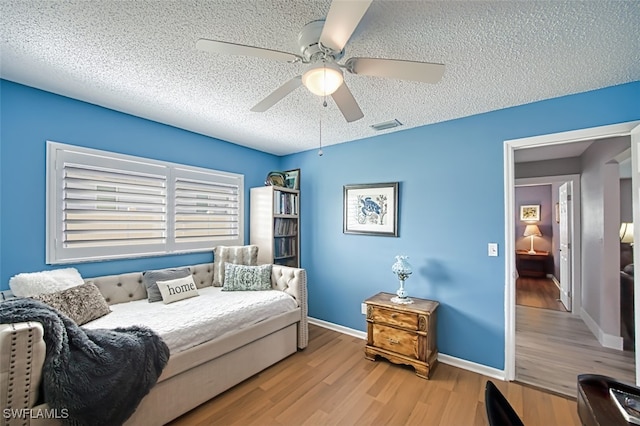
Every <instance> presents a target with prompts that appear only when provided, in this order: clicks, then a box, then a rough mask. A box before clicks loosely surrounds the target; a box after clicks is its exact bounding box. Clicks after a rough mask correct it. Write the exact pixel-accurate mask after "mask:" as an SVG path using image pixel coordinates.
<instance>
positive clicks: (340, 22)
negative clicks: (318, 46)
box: [320, 0, 373, 52]
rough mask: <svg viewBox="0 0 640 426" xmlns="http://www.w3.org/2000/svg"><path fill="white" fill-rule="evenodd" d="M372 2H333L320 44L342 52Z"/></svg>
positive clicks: (339, 0)
mask: <svg viewBox="0 0 640 426" xmlns="http://www.w3.org/2000/svg"><path fill="white" fill-rule="evenodd" d="M372 2H373V0H333V2H332V3H331V7H330V8H329V13H328V14H327V18H326V19H325V22H324V28H323V29H322V34H320V43H322V44H323V45H324V46H326V47H330V48H331V49H333V50H335V51H337V52H340V51H342V49H344V46H345V45H346V44H347V42H348V41H349V39H350V38H351V34H353V32H354V31H355V29H356V27H357V26H358V24H359V23H360V20H361V19H362V17H363V16H364V14H365V13H366V12H367V9H369V6H371V3H372Z"/></svg>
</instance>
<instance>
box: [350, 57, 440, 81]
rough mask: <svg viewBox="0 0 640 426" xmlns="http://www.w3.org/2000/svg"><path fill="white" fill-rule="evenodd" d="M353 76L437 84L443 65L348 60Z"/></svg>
mask: <svg viewBox="0 0 640 426" xmlns="http://www.w3.org/2000/svg"><path fill="white" fill-rule="evenodd" d="M345 67H346V68H347V70H348V71H349V72H351V73H353V74H361V75H371V76H374V77H387V78H395V79H398V80H411V81H420V82H423V83H437V82H438V81H440V79H441V78H442V76H443V75H444V65H443V64H434V63H430V62H414V61H401V60H398V59H378V58H349V60H348V61H347V62H346V63H345Z"/></svg>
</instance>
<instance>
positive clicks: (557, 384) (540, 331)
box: [516, 306, 635, 398]
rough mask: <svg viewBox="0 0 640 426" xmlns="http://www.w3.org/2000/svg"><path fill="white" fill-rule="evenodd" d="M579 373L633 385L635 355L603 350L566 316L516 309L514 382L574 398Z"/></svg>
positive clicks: (581, 325)
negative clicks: (609, 377)
mask: <svg viewBox="0 0 640 426" xmlns="http://www.w3.org/2000/svg"><path fill="white" fill-rule="evenodd" d="M582 373H595V374H604V375H606V376H611V377H614V378H616V379H618V380H622V381H626V382H629V383H634V382H635V358H634V353H633V352H632V351H618V350H615V349H609V348H604V347H602V346H601V345H600V343H599V342H598V340H597V339H596V338H595V336H594V335H593V334H592V333H591V331H589V329H588V328H587V326H586V325H585V324H584V322H583V321H582V319H580V317H577V316H575V315H572V314H570V313H568V312H558V311H553V310H548V309H540V308H531V307H527V306H516V380H517V381H519V382H523V383H528V384H532V385H535V386H539V387H542V388H545V389H549V390H552V391H554V392H559V393H561V394H565V395H569V396H572V397H574V398H575V397H576V391H577V390H576V376H577V375H578V374H582Z"/></svg>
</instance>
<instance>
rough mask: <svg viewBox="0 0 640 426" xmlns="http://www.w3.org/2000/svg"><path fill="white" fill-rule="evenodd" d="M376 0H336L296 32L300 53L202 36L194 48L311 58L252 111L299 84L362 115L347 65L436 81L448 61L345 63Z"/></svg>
mask: <svg viewBox="0 0 640 426" xmlns="http://www.w3.org/2000/svg"><path fill="white" fill-rule="evenodd" d="M372 2H373V0H357V1H354V0H333V2H332V3H331V7H330V8H329V13H328V15H327V17H326V19H325V20H319V21H313V22H310V23H308V24H307V25H305V27H304V28H303V29H302V31H301V32H300V34H299V35H298V45H299V46H300V54H299V55H297V54H294V53H288V52H281V51H278V50H271V49H264V48H261V47H254V46H246V45H242V44H236V43H228V42H225V41H217V40H207V39H200V40H198V41H197V42H196V48H197V49H199V50H203V51H206V52H211V53H221V54H228V55H241V56H254V57H259V58H264V59H271V60H276V61H285V62H290V63H303V64H309V67H308V69H307V70H306V71H305V72H304V73H303V74H302V75H298V76H295V77H293V78H292V79H290V80H289V81H287V82H286V83H284V84H283V85H282V86H280V87H279V88H277V89H276V90H275V91H274V92H273V93H271V94H270V95H268V96H267V97H266V98H264V99H263V100H261V101H260V102H258V103H257V104H256V105H255V106H254V107H253V108H251V111H254V112H264V111H266V110H268V109H269V108H271V107H272V106H274V105H275V104H276V103H278V102H279V101H280V100H282V99H283V98H284V97H285V96H287V95H288V94H289V93H291V92H293V91H294V90H295V89H297V88H298V87H300V86H301V85H303V84H304V85H305V86H306V87H307V88H308V89H309V90H310V91H311V92H312V93H314V94H316V95H318V96H328V95H330V96H331V97H332V98H333V100H334V101H335V103H336V105H337V106H338V108H339V109H340V111H341V112H342V115H344V118H345V119H346V120H347V122H352V121H356V120H359V119H361V118H362V117H364V114H363V113H362V110H361V109H360V107H359V106H358V103H357V102H356V100H355V98H354V97H353V94H352V93H351V91H350V90H349V88H348V87H347V84H346V82H345V81H344V73H343V71H342V70H343V69H344V70H346V71H347V72H349V73H350V74H356V75H358V74H359V75H369V76H374V77H387V78H394V79H399V80H412V81H419V82H424V83H437V82H438V81H440V79H441V78H442V75H443V74H444V65H443V64H436V63H429V62H414V61H404V60H397V59H380V58H349V59H347V60H346V61H345V63H344V64H342V65H341V64H338V61H339V60H340V59H342V57H343V56H344V47H345V45H346V44H347V42H348V41H349V39H350V38H351V35H352V34H353V32H354V31H355V29H356V27H357V26H358V24H359V23H360V20H361V19H362V17H363V16H364V14H365V13H366V12H367V9H368V8H369V6H370V5H371V3H372Z"/></svg>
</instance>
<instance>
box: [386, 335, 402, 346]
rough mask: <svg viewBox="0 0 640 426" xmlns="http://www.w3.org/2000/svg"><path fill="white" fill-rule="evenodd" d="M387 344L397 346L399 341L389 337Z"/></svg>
mask: <svg viewBox="0 0 640 426" xmlns="http://www.w3.org/2000/svg"><path fill="white" fill-rule="evenodd" d="M389 343H391V344H392V345H397V344H398V343H400V341H399V340H396V339H392V338H391V337H389Z"/></svg>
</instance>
